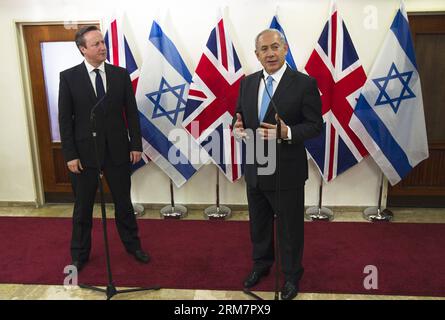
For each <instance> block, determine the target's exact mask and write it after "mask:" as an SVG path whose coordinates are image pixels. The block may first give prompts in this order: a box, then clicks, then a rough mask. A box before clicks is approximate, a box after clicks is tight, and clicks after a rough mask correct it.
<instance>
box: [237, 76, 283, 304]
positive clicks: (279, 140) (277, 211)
mask: <svg viewBox="0 0 445 320" xmlns="http://www.w3.org/2000/svg"><path fill="white" fill-rule="evenodd" d="M261 79H263V82H264V90H265V91H266V93H267V95H268V96H269V98H270V102H271V103H272V106H273V108H274V111H275V114H276V116H277V117H276V118H277V137H276V144H277V170H276V175H275V176H276V187H275V188H276V191H275V201H276V205H275V214H274V235H275V237H274V243H275V245H274V250H275V294H274V300H280V299H279V288H278V287H279V284H278V283H279V281H280V271H281V262H280V260H281V256H280V245H279V238H280V237H279V231H280V228H279V221H280V199H281V194H280V166H281V145H282V141H283V140H282V138H281V117H280V115H279V113H278V108H277V105H276V104H275V101H274V100H273V99H272V96H271V94H270V92H269V90H267V85H266V81H265V80H264V74H261ZM243 292H244V293H245V294H247V295H249V296H251V297H253V298H255V299H257V300H263V299H262V298H261V297H259V296H258V295H256V294H254V293H253V292H251V291H250V290H248V289H247V288H244V290H243Z"/></svg>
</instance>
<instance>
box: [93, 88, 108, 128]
mask: <svg viewBox="0 0 445 320" xmlns="http://www.w3.org/2000/svg"><path fill="white" fill-rule="evenodd" d="M108 90H109V85H108V83H107V91H106V92H105V94H104V95H103V96H102V97H101V98H100V99H99V100H98V101H97V102H96V103H95V104H94V106H93V107H92V108H91V112H90V121H93V119H94V116H95V115H96V109H97V107H99V106H100V105H101V104H102V102H103V101H104V100H105V98H106V97H107V96H108Z"/></svg>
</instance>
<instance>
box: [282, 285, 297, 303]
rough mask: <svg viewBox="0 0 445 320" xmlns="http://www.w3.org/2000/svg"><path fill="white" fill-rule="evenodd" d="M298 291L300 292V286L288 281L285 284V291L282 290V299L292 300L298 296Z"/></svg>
mask: <svg viewBox="0 0 445 320" xmlns="http://www.w3.org/2000/svg"><path fill="white" fill-rule="evenodd" d="M298 291H299V288H298V285H296V284H294V283H292V282H290V281H286V282H285V283H284V286H283V289H281V299H282V300H292V299H293V298H295V297H296V296H297V295H298Z"/></svg>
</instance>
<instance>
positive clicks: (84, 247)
mask: <svg viewBox="0 0 445 320" xmlns="http://www.w3.org/2000/svg"><path fill="white" fill-rule="evenodd" d="M106 149H107V148H106ZM102 169H103V173H104V176H105V178H106V179H107V183H108V186H109V187H110V191H111V195H112V197H113V202H114V209H115V223H116V226H117V230H118V233H119V236H120V238H121V240H122V243H123V244H124V247H125V249H126V250H127V251H129V252H131V253H133V252H134V251H136V250H138V249H140V248H141V242H140V239H139V236H138V226H137V222H136V217H135V215H134V210H133V205H132V203H131V197H130V188H131V178H130V163H124V164H121V165H114V164H113V163H112V161H111V160H110V154H109V152H108V151H106V154H105V160H104V164H103V168H102ZM71 182H72V187H73V192H74V196H75V203H74V210H73V228H72V237H71V257H72V259H73V261H74V260H79V261H87V260H88V259H89V255H90V251H91V229H92V223H93V218H92V215H93V207H94V200H95V196H96V192H97V187H98V172H97V168H91V167H87V168H85V167H84V170H82V171H81V173H80V174H73V173H71Z"/></svg>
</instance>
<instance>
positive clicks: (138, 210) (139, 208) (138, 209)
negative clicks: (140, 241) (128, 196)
mask: <svg viewBox="0 0 445 320" xmlns="http://www.w3.org/2000/svg"><path fill="white" fill-rule="evenodd" d="M133 210H134V214H135V215H136V216H138V217H142V216H143V215H144V214H145V208H144V206H143V205H142V204H139V203H133Z"/></svg>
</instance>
